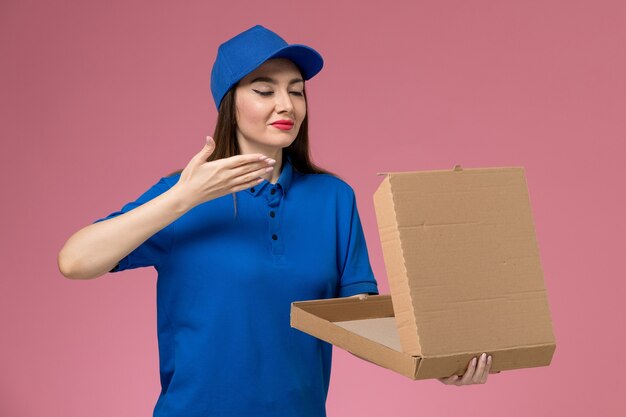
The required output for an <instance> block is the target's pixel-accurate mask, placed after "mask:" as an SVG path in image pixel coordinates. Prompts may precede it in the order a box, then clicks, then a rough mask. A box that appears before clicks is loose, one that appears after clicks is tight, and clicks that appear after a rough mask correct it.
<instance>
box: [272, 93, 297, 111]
mask: <svg viewBox="0 0 626 417" xmlns="http://www.w3.org/2000/svg"><path fill="white" fill-rule="evenodd" d="M274 97H276V109H277V110H278V111H281V110H291V109H293V103H292V101H291V96H290V95H289V92H288V91H284V92H280V93H278V94H274Z"/></svg>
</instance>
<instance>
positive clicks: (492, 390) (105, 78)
mask: <svg viewBox="0 0 626 417" xmlns="http://www.w3.org/2000/svg"><path fill="white" fill-rule="evenodd" d="M53 3H55V5H52V4H53ZM86 3H87V2H83V1H66V2H45V1H39V2H33V1H23V0H20V1H18V0H10V1H7V0H3V1H2V3H1V4H0V57H1V58H0V60H1V62H2V64H1V65H0V91H1V93H0V115H1V117H2V122H1V123H0V134H1V138H2V152H0V158H1V164H0V166H1V167H2V175H1V176H0V180H1V181H2V184H1V185H2V191H3V194H2V195H3V197H2V201H3V204H2V216H1V219H2V220H1V221H2V230H3V231H4V233H2V237H1V239H2V247H3V248H4V250H3V251H2V253H3V262H2V263H3V275H2V278H1V279H0V328H1V329H2V337H0V369H1V370H2V372H1V373H0V416H7V417H39V416H46V417H84V416H90V417H99V416H148V415H151V412H152V407H153V406H154V401H156V398H157V395H158V392H159V385H158V367H157V366H158V352H157V340H156V316H155V314H156V311H155V309H156V306H155V280H156V272H155V271H154V270H153V269H136V270H133V271H125V272H122V273H120V274H118V275H113V274H109V275H105V276H103V277H102V278H100V279H96V280H89V281H71V280H67V279H65V278H64V277H63V276H62V275H61V274H60V273H59V272H58V270H57V266H56V256H57V253H58V251H59V250H60V248H61V247H62V245H63V244H64V243H65V240H66V239H67V238H68V237H69V236H70V235H71V234H72V233H74V232H75V231H77V230H78V229H80V228H82V227H84V226H86V225H87V224H89V223H91V222H92V221H93V220H95V219H96V218H99V217H102V216H104V215H106V214H108V213H110V212H112V211H114V210H117V209H118V208H119V207H121V206H122V205H123V204H124V203H125V202H127V201H130V200H131V199H134V198H135V197H136V196H138V195H139V194H140V193H142V192H143V191H144V190H145V189H147V187H148V186H149V185H151V184H152V183H153V182H155V181H156V180H157V179H158V178H160V177H161V176H165V175H166V174H168V173H169V172H171V171H173V170H175V169H178V168H182V167H184V166H185V165H186V163H187V162H188V161H189V159H190V158H191V157H192V156H193V155H194V154H195V153H196V152H198V151H199V150H200V149H201V147H202V145H203V143H204V136H205V135H206V134H208V133H210V132H212V130H213V127H214V122H215V117H216V111H215V107H214V105H213V101H212V98H211V93H210V85H209V77H210V70H211V65H212V64H213V60H214V58H215V52H216V49H217V46H218V45H219V43H221V42H222V41H224V40H225V39H227V38H228V37H230V36H233V35H234V34H236V33H238V32H240V31H241V30H244V29H246V28H248V27H250V26H252V25H254V24H256V23H261V24H263V25H265V26H266V27H268V28H270V29H272V30H275V31H276V32H278V33H280V34H281V35H282V36H283V37H284V38H285V39H287V41H289V42H295V43H305V44H309V45H311V46H313V47H314V48H316V49H317V50H318V51H320V52H321V53H322V55H323V56H324V58H325V60H326V64H325V67H324V69H323V70H322V72H321V73H320V74H318V75H317V76H316V77H315V78H314V79H313V80H311V81H310V82H308V87H307V91H308V93H309V115H310V120H311V123H312V126H311V137H312V151H313V155H314V158H315V161H316V162H317V163H319V164H320V165H321V166H323V167H326V168H328V169H330V170H331V171H334V172H337V173H338V174H340V175H342V176H343V177H344V178H345V179H346V180H347V181H348V182H349V183H351V185H352V186H353V187H354V188H355V190H356V191H357V197H358V205H359V211H360V213H361V218H362V220H363V226H364V229H365V233H366V237H367V241H368V246H369V251H370V257H371V260H372V265H373V268H374V272H375V273H376V276H377V277H378V279H379V284H380V289H381V292H383V293H388V291H389V290H388V285H387V281H386V274H385V269H384V264H383V260H382V252H381V248H380V242H379V240H378V239H379V238H378V232H377V227H376V222H375V214H374V208H373V203H372V198H371V196H372V194H373V192H374V190H375V189H376V187H377V186H378V184H379V182H380V180H381V178H380V177H378V176H377V175H376V173H377V172H381V171H387V170H393V171H402V170H422V169H446V168H452V167H453V166H454V165H455V164H461V165H462V166H465V167H490V166H524V167H525V169H526V174H527V180H528V184H529V189H530V193H531V203H532V208H533V213H534V218H535V224H536V227H537V239H538V242H539V247H540V251H541V257H542V265H543V268H544V274H545V280H546V286H547V288H548V295H549V300H550V303H551V311H552V316H553V322H554V328H555V334H556V337H557V351H556V353H555V357H554V360H553V363H552V365H551V366H550V367H545V368H535V369H526V370H519V371H513V372H504V373H502V374H498V375H492V376H490V378H489V381H488V382H487V384H485V385H475V386H468V387H454V386H445V385H443V384H441V383H439V382H437V381H411V380H408V379H406V378H404V377H402V376H399V375H397V374H395V373H393V372H391V371H387V370H385V369H383V368H379V367H377V366H375V365H373V364H370V363H368V362H365V361H362V360H359V359H358V358H356V357H354V356H352V355H350V354H348V353H346V352H345V351H343V350H341V349H338V348H336V349H335V350H334V353H335V355H334V360H333V376H332V381H331V388H330V394H329V399H328V414H329V416H331V417H343V416H380V415H382V413H383V412H384V411H386V410H390V411H392V412H393V415H395V416H398V417H401V416H407V417H408V416H427V415H428V416H449V415H465V416H499V415H503V414H504V415H508V416H530V415H532V416H555V415H556V416H589V415H598V416H600V415H601V416H623V415H626V403H625V400H624V398H625V397H624V395H623V394H624V393H625V392H626V379H625V378H624V375H625V374H626V367H625V363H624V362H625V360H624V354H623V347H624V341H625V338H626V336H625V332H624V321H623V316H624V314H625V313H626V308H625V307H624V301H623V300H624V295H625V291H624V290H625V289H626V283H625V282H626V280H625V279H624V268H623V266H620V265H621V262H622V261H623V259H624V249H625V247H626V245H624V238H623V236H624V233H625V232H626V227H625V223H626V222H625V221H624V212H625V211H626V210H625V209H626V207H625V204H624V179H625V178H626V176H625V175H624V167H623V164H624V162H625V158H624V150H625V149H624V148H625V146H624V140H625V139H626V137H625V136H626V117H625V116H626V82H625V81H624V74H626V54H625V51H626V49H625V43H624V40H625V37H626V25H625V24H624V22H626V3H625V2H624V1H622V0H618V1H598V0H595V1H592V0H588V1H571V0H569V1H565V0H562V1H555V0H547V1H546V0H542V1H535V0H533V1H517V2H514V1H508V2H506V1H499V2H498V1H462V0H458V1H449V0H446V1H437V2H423V1H420V2H416V1H406V2H398V1H396V2H372V3H369V4H368V3H366V2H363V1H358V0H350V1H341V2H340V1H320V0H318V1H315V2H309V3H308V4H302V2H296V3H289V4H288V3H287V2H284V3H283V4H280V3H272V4H271V5H270V3H267V2H258V3H259V4H257V3H255V2H237V1H230V2H220V3H221V4H220V5H218V4H217V2H206V1H203V2H193V4H192V3H191V2H183V3H180V4H185V5H184V6H179V7H177V8H175V7H173V6H171V4H173V3H171V2H154V1H145V2H141V3H140V2H137V1H130V2H129V1H117V2H98V5H97V6H96V5H95V4H96V2H90V3H91V4H90V5H87V4H86ZM157 3H159V4H157ZM261 3H262V4H263V5H260V4H261ZM376 3H379V4H376ZM292 4H293V5H292Z"/></svg>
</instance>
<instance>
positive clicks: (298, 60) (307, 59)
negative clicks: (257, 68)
mask: <svg viewBox="0 0 626 417" xmlns="http://www.w3.org/2000/svg"><path fill="white" fill-rule="evenodd" d="M271 58H287V59H290V60H291V61H293V62H294V63H295V64H296V65H297V66H298V68H300V72H302V77H303V78H304V79H305V80H309V79H311V78H313V76H315V74H317V73H318V72H320V71H321V70H322V67H323V66H324V59H323V58H322V56H321V55H320V54H319V53H318V52H317V51H316V50H315V49H313V48H311V47H310V46H306V45H301V44H291V45H288V46H285V47H284V48H282V49H279V50H278V51H276V52H275V53H273V54H272V55H271V56H269V57H268V58H267V59H271ZM267 59H266V61H267Z"/></svg>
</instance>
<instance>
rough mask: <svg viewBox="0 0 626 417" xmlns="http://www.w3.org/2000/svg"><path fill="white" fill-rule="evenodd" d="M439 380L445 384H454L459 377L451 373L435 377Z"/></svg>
mask: <svg viewBox="0 0 626 417" xmlns="http://www.w3.org/2000/svg"><path fill="white" fill-rule="evenodd" d="M437 379H438V380H439V382H442V383H444V384H446V385H456V384H455V383H456V381H457V380H458V379H459V376H458V375H452V376H449V377H447V378H437Z"/></svg>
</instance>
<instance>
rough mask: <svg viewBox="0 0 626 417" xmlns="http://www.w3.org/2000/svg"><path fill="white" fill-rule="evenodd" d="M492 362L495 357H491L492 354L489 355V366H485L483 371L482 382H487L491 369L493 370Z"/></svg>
mask: <svg viewBox="0 0 626 417" xmlns="http://www.w3.org/2000/svg"><path fill="white" fill-rule="evenodd" d="M492 362H493V359H492V358H491V355H489V356H488V357H487V366H485V370H484V371H483V377H482V378H481V380H480V383H481V384H484V383H485V382H487V377H488V376H489V371H490V370H491V364H492Z"/></svg>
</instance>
